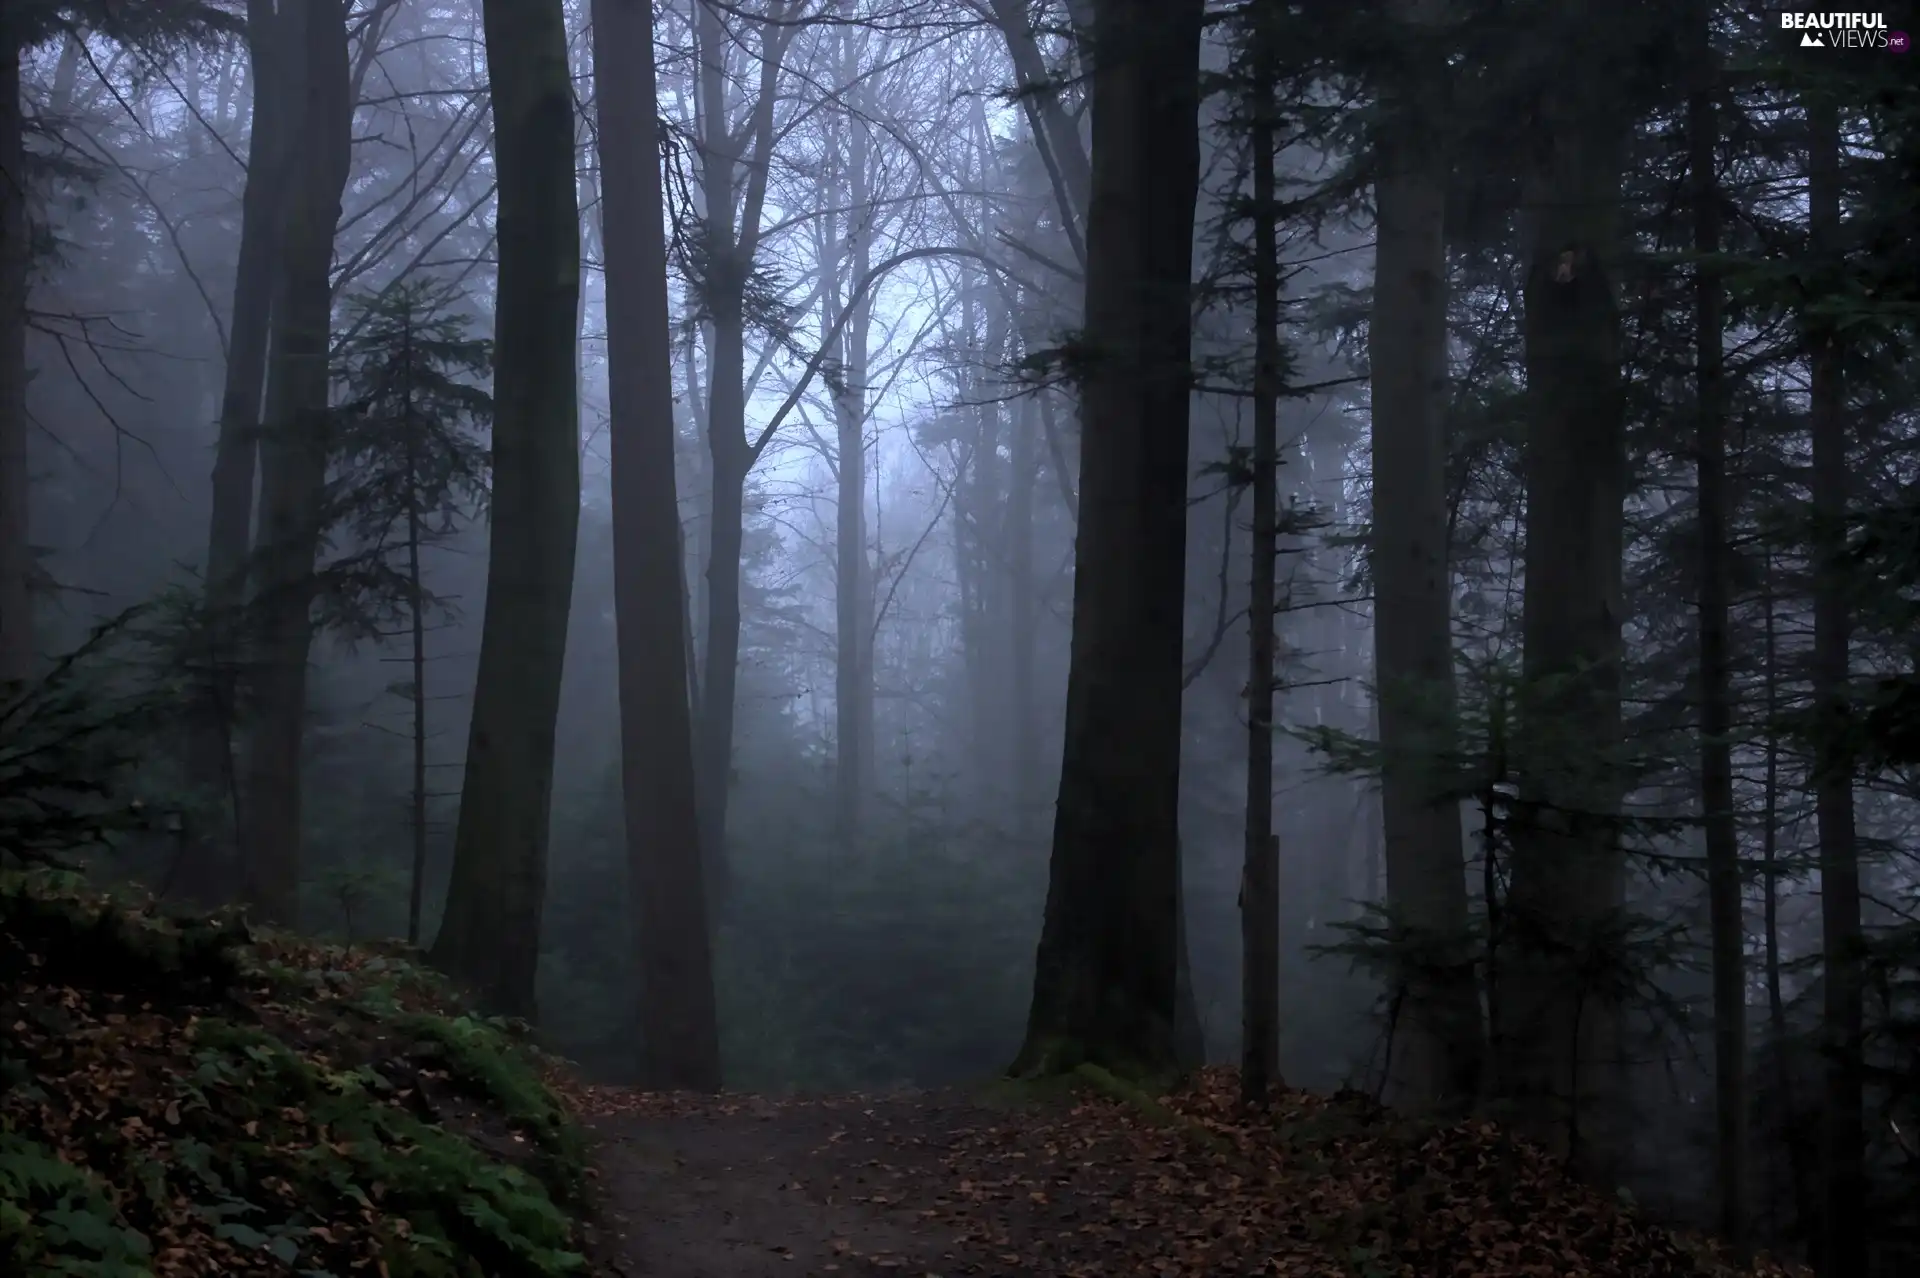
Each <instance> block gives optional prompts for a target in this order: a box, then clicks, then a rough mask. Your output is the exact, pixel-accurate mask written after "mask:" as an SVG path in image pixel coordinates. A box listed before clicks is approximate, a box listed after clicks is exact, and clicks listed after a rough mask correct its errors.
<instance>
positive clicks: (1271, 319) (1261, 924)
mask: <svg viewBox="0 0 1920 1278" xmlns="http://www.w3.org/2000/svg"><path fill="white" fill-rule="evenodd" d="M1278 20H1279V19H1278V17H1277V16H1276V15H1272V14H1265V13H1258V12H1255V13H1253V14H1252V15H1251V16H1250V17H1249V19H1248V21H1249V22H1250V23H1251V24H1252V31H1251V32H1250V33H1249V39H1250V40H1251V41H1252V43H1253V48H1254V54H1253V57H1252V59H1251V64H1252V65H1251V73H1252V76H1253V79H1254V83H1252V84H1251V85H1249V86H1248V91H1249V92H1250V93H1251V95H1252V99H1253V100H1252V103H1251V107H1250V110H1251V113H1252V128H1251V130H1250V137H1249V147H1250V149H1251V151H1252V160H1251V162H1252V165H1253V352H1254V353H1253V475H1252V485H1253V539H1252V545H1251V550H1250V558H1251V559H1252V576H1251V579H1250V580H1249V582H1248V586H1247V654H1248V667H1247V793H1246V847H1245V850H1244V864H1243V868H1242V870H1241V873H1240V951H1241V978H1240V979H1241V1007H1242V1011H1241V1037H1240V1099H1241V1100H1242V1101H1243V1102H1245V1103H1246V1104H1248V1105H1253V1106H1264V1105H1266V1103H1267V1101H1268V1099H1269V1098H1268V1092H1269V1091H1270V1090H1271V1089H1272V1088H1273V1087H1274V1086H1275V1085H1276V1084H1278V1083H1279V1082H1280V845H1279V840H1278V839H1277V838H1276V837H1275V836H1274V833H1273V695H1274V673H1273V663H1274V636H1273V624H1274V571H1275V568H1276V566H1277V558H1278V555H1279V553H1280V532H1279V511H1278V508H1277V497H1278V491H1277V490H1278V486H1279V476H1278V475H1277V474H1276V473H1275V472H1276V471H1278V469H1279V467H1280V437H1279V430H1280V428H1279V409H1280V380H1281V375H1282V371H1283V370H1282V369H1281V365H1280V360H1281V352H1280V244H1279V228H1278V223H1279V203H1278V200H1277V199H1276V197H1275V194H1274V173H1273V163H1274V154H1273V152H1274V124H1275V120H1274V116H1275V111H1276V103H1275V101H1274V84H1275V81H1276V79H1277V78H1278V73H1277V71H1276V70H1275V59H1274V55H1273V45H1274V41H1275V39H1276V38H1277V33H1276V32H1275V31H1274V30H1273V29H1272V28H1273V25H1274V23H1275V22H1276V21H1278Z"/></svg>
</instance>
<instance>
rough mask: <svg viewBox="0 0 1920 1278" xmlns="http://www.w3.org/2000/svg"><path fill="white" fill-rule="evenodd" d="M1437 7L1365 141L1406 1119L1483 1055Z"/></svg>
mask: <svg viewBox="0 0 1920 1278" xmlns="http://www.w3.org/2000/svg"><path fill="white" fill-rule="evenodd" d="M1445 2H1446V0H1400V3H1399V4H1398V5H1397V7H1396V10H1395V12H1394V16H1395V18H1396V19H1397V20H1398V24H1399V25H1398V28H1397V29H1396V30H1395V31H1394V32H1393V33H1392V36H1391V39H1392V41H1393V43H1392V45H1391V47H1392V49H1393V50H1394V52H1395V58H1396V62H1395V65H1396V67H1397V68H1398V69H1397V73H1396V74H1395V75H1393V76H1392V77H1391V78H1389V79H1384V80H1383V87H1382V91H1383V93H1384V94H1387V95H1389V96H1388V97H1387V100H1386V102H1384V103H1383V107H1384V108H1385V109H1384V110H1383V112H1382V114H1381V118H1380V123H1379V125H1378V126H1377V129H1376V132H1375V134H1374V138H1373V145H1374V154H1375V164H1376V170H1375V172H1376V176H1375V179H1374V206H1375V209H1376V217H1375V225H1376V231H1375V244H1376V245H1377V247H1376V249H1375V264H1374V293H1373V319H1372V325H1371V329H1370V332H1371V338H1370V351H1369V362H1370V363H1371V364H1372V368H1373V387H1372V389H1373V440H1372V456H1373V543H1372V547H1371V560H1370V562H1371V567H1372V570H1373V582H1374V604H1373V609H1374V626H1373V644H1374V668H1375V672H1376V679H1377V681H1378V685H1379V689H1378V693H1377V704H1376V713H1377V714H1378V716H1379V725H1378V730H1379V739H1380V745H1381V749H1382V753H1383V756H1384V760H1385V766H1384V767H1383V768H1382V770H1381V778H1380V804H1381V825H1382V840H1383V844H1384V850H1385V861H1386V880H1387V881H1386V890H1387V904H1388V907H1389V909H1390V911H1391V912H1392V913H1393V914H1394V915H1396V916H1397V918H1398V921H1399V923H1400V924H1401V925H1402V926H1404V927H1405V928H1406V929H1407V930H1408V933H1409V935H1410V936H1411V937H1415V938H1417V941H1416V942H1415V943H1416V944H1417V946H1418V948H1419V949H1420V950H1421V952H1422V953H1421V956H1420V961H1419V962H1417V963H1413V964H1410V965H1409V968H1408V975H1407V976H1406V978H1405V986H1406V988H1405V989H1404V990H1402V991H1401V999H1400V1003H1401V1007H1402V1008H1403V1009H1404V1010H1403V1012H1402V1014H1401V1016H1400V1017H1399V1018H1398V1019H1397V1022H1396V1024H1395V1026H1394V1042H1393V1044H1392V1049H1393V1050H1392V1059H1393V1061H1394V1062H1395V1063H1396V1068H1395V1070H1394V1075H1395V1076H1394V1077H1393V1078H1392V1079H1390V1080H1389V1090H1390V1093H1391V1095H1392V1096H1393V1098H1394V1100H1395V1102H1396V1103H1398V1104H1402V1105H1406V1106H1408V1107H1410V1108H1414V1109H1440V1110H1447V1111H1458V1110H1460V1109H1462V1108H1464V1107H1466V1106H1467V1105H1470V1104H1471V1103H1472V1101H1473V1100H1474V1097H1475V1096H1476V1094H1477V1092H1478V1091H1479V1087H1480V1075H1481V1064H1482V1059H1483V1055H1484V1047H1483V1042H1484V1040H1483V1030H1482V1027H1481V1018H1480V1001H1479V995H1478V993H1477V991H1476V989H1475V985H1474V972H1473V961H1472V958H1471V956H1470V954H1469V953H1468V950H1469V946H1470V942H1469V940H1468V914H1467V889H1466V875H1465V869H1466V861H1465V857H1466V853H1465V848H1464V846H1463V842H1462V837H1461V830H1460V805H1459V803H1458V801H1457V800H1455V799H1453V798H1451V797H1449V796H1450V794H1451V789H1452V786H1451V782H1450V779H1449V776H1448V765H1447V760H1448V756H1449V754H1450V752H1451V751H1452V749H1453V742H1454V728H1453V718H1454V682H1453V632H1452V592H1451V585H1450V577H1449V574H1448V569H1447V497H1446V467H1447V440H1446V423H1445V420H1444V406H1445V401H1446V386H1447V247H1446V228H1445V206H1446V187H1447V178H1448V174H1449V159H1448V148H1447V145H1446V139H1445V138H1444V137H1443V136H1441V134H1440V130H1442V129H1443V128H1444V121H1445V120H1446V118H1447V98H1448V93H1447V80H1446V77H1447V69H1446V56H1445V50H1444V48H1442V47H1441V46H1440V45H1439V44H1438V43H1437V42H1436V38H1435V35H1434V32H1433V28H1434V27H1435V26H1436V25H1437V24H1438V23H1439V22H1440V20H1441V19H1442V18H1443V17H1444V14H1445Z"/></svg>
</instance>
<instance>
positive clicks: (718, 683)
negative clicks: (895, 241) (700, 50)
mask: <svg viewBox="0 0 1920 1278" xmlns="http://www.w3.org/2000/svg"><path fill="white" fill-rule="evenodd" d="M712 305H713V309H714V311H715V314H714V317H713V348H712V353H711V359H712V361H713V362H712V368H711V376H710V379H709V380H710V382H711V386H710V387H709V389H708V397H707V405H708V408H707V444H708V449H709V452H710V454H711V456H712V459H713V470H712V474H713V487H712V489H711V500H710V501H709V503H708V521H707V574H706V577H707V634H706V640H707V642H706V655H705V657H704V658H703V659H702V660H701V662H700V667H701V676H702V678H701V684H700V695H701V701H700V719H699V724H698V733H699V735H698V745H699V750H698V753H697V755H696V756H695V761H696V763H697V764H698V774H699V775H698V791H697V802H698V805H699V809H700V856H701V864H702V866H703V867H704V868H705V872H706V881H707V893H708V897H709V899H710V900H711V902H712V904H713V906H714V909H715V913H716V914H718V913H720V912H722V911H724V909H725V908H726V903H727V901H728V899H729V896H730V887H731V876H730V873H729V871H728V860H727V854H726V845H727V801H728V792H729V791H730V790H731V789H732V788H733V729H734V702H735V699H736V693H737V690H738V688H739V683H740V624H741V615H740V592H741V580H740V578H741V573H742V570H743V567H742V564H741V562H740V556H741V554H742V552H743V550H744V548H745V545H746V528H745V523H746V516H747V493H746V487H747V475H748V472H749V471H750V470H751V469H752V467H753V457H752V454H751V452H750V451H749V450H748V447H747V441H746V434H745V432H746V416H747V401H746V395H745V390H744V386H743V383H742V379H743V378H744V377H745V376H746V358H745V353H744V348H745V342H746V337H745V334H744V331H743V330H744V327H745V326H744V323H743V322H742V319H741V315H740V307H739V301H738V299H737V298H734V297H729V296H717V297H715V298H714V299H713V302H712Z"/></svg>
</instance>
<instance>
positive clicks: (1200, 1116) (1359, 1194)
mask: <svg viewBox="0 0 1920 1278" xmlns="http://www.w3.org/2000/svg"><path fill="white" fill-rule="evenodd" d="M1236 1098H1237V1083H1236V1080H1235V1078H1234V1077H1233V1075H1232V1073H1231V1071H1225V1070H1208V1071H1203V1072H1202V1073H1201V1074H1200V1075H1199V1076H1198V1077H1197V1078H1196V1079H1195V1080H1194V1081H1193V1083H1192V1084H1191V1085H1190V1086H1188V1087H1187V1088H1186V1089H1184V1090H1182V1091H1180V1092H1178V1093H1176V1094H1174V1095H1171V1096H1166V1097H1162V1098H1159V1107H1160V1109H1159V1110H1157V1111H1156V1112H1154V1113H1148V1112H1147V1111H1144V1110H1143V1109H1142V1108H1141V1107H1139V1106H1136V1105H1130V1104H1128V1103H1126V1102H1125V1101H1123V1100H1118V1099H1108V1098H1103V1097H1086V1098H1083V1099H1081V1100H1079V1101H1078V1102H1077V1103H1073V1104H1070V1105H1056V1106H1052V1107H1032V1108H1022V1109H1020V1110H1018V1111H1016V1112H1006V1111H1005V1110H1003V1109H992V1108H987V1107H985V1106H983V1105H981V1104H978V1103H975V1102H971V1101H967V1100H964V1099H956V1098H954V1097H951V1096H940V1095H928V1096H924V1097H920V1098H918V1099H917V1100H916V1099H915V1098H912V1097H895V1098H889V1099H888V1100H886V1101H885V1102H878V1103H877V1102H875V1101H874V1100H872V1099H870V1098H861V1097H840V1098H834V1099H785V1100H778V1101H774V1100H768V1099H765V1098H753V1097H742V1096H726V1097H720V1098H712V1097H708V1098H698V1097H688V1096H673V1097H664V1096H649V1095H643V1094H636V1093H630V1092H621V1091H620V1090H618V1089H590V1090H588V1091H587V1092H586V1094H585V1095H584V1096H583V1097H582V1099H584V1100H587V1101H589V1102H590V1103H593V1104H597V1105H602V1106H606V1107H607V1108H606V1109H603V1110H602V1111H601V1112H602V1113H607V1112H614V1113H622V1114H626V1115H629V1116H635V1117H639V1118H642V1119H644V1120H645V1121H647V1122H650V1123H657V1124H665V1125H671V1124H674V1123H679V1122H692V1123H702V1122H716V1121H723V1120H726V1119H729V1118H740V1117H746V1118H761V1117H766V1118H769V1119H770V1120H771V1121H774V1122H776V1123H780V1122H785V1123H789V1124H792V1125H793V1129H792V1131H788V1132H785V1133H783V1136H784V1137H785V1143H786V1144H787V1146H788V1147H790V1148H791V1147H796V1146H795V1140H796V1139H797V1137H796V1135H795V1133H797V1132H800V1131H806V1132H815V1131H817V1132H818V1133H819V1135H818V1136H817V1138H814V1139H813V1140H812V1141H811V1142H810V1143H802V1144H799V1145H798V1146H797V1148H800V1149H811V1150H812V1153H811V1155H810V1156H809V1157H810V1159H811V1160H812V1161H811V1162H810V1163H808V1164H805V1165H798V1166H789V1167H784V1168H782V1169H781V1171H782V1174H783V1175H785V1176H788V1177H794V1176H797V1177H799V1178H801V1179H803V1180H804V1182H805V1183H806V1184H808V1185H814V1184H820V1185H829V1184H831V1183H834V1179H835V1177H841V1178H845V1179H847V1180H850V1181H857V1182H863V1183H861V1184H860V1187H859V1189H858V1191H857V1192H856V1193H854V1194H852V1195H849V1196H848V1197H847V1198H846V1199H845V1200H843V1201H848V1202H852V1203H857V1204H861V1205H862V1207H863V1209H865V1210H869V1211H872V1212H874V1213H876V1214H877V1215H878V1214H886V1215H887V1216H888V1218H889V1219H893V1220H902V1221H911V1222H912V1225H911V1227H912V1228H914V1229H916V1230H922V1231H924V1234H923V1236H924V1237H926V1238H927V1254H925V1255H923V1256H921V1257H920V1259H921V1261H922V1264H923V1266H924V1264H925V1262H927V1261H938V1262H939V1264H940V1271H941V1272H944V1273H947V1274H950V1275H958V1274H987V1273H994V1274H1002V1275H1021V1276H1040V1275H1045V1276H1046V1278H1055V1276H1058V1278H1134V1276H1136V1275H1138V1276H1142V1278H1144V1276H1148V1275H1151V1276H1153V1278H1203V1276H1205V1278H1217V1276H1219V1275H1236V1276H1237V1275H1248V1276H1252V1275H1263V1276H1265V1278H1732V1276H1733V1275H1735V1274H1736V1272H1738V1271H1736V1270H1734V1269H1733V1268H1731V1267H1730V1266H1728V1265H1727V1264H1726V1263H1725V1262H1724V1261H1723V1260H1722V1259H1720V1258H1719V1257H1718V1256H1717V1255H1716V1254H1715V1252H1714V1250H1713V1248H1712V1247H1711V1246H1709V1245H1707V1244H1705V1243H1703V1242H1701V1241H1699V1240H1694V1239H1689V1238H1686V1237H1683V1236H1681V1235H1677V1234H1675V1233H1673V1232H1671V1231H1669V1230H1666V1229H1663V1228H1660V1227H1659V1226H1657V1225H1654V1224H1652V1223H1651V1222H1649V1221H1647V1220H1646V1219H1644V1218H1643V1217H1642V1216H1641V1215H1640V1214H1638V1213H1637V1212H1635V1211H1634V1210H1633V1209H1631V1208H1630V1207H1628V1206H1626V1205H1624V1204H1623V1203H1622V1202H1621V1201H1619V1200H1618V1199H1616V1198H1614V1197H1611V1196H1608V1195H1605V1194H1601V1193H1598V1192H1595V1191H1593V1190H1591V1189H1588V1188H1586V1187H1584V1186H1581V1185H1579V1184H1576V1183H1575V1182H1573V1181H1572V1180H1570V1179H1569V1178H1568V1177H1567V1176H1566V1175H1565V1174H1564V1173H1563V1171H1562V1169H1561V1168H1560V1167H1559V1166H1558V1165H1557V1164H1556V1163H1555V1162H1554V1161H1553V1160H1552V1159H1550V1158H1549V1157H1547V1156H1546V1155H1545V1154H1544V1153H1542V1152H1541V1151H1539V1150H1537V1149H1535V1148H1533V1147H1531V1146H1529V1145H1526V1144H1524V1143H1522V1142H1519V1141H1516V1140H1513V1139H1510V1138H1509V1137H1507V1136H1506V1135H1505V1134H1504V1133H1503V1132H1501V1131H1500V1130H1499V1129H1498V1128H1496V1127H1495V1126H1493V1125H1491V1124H1488V1123H1484V1122H1467V1123H1459V1124H1454V1125H1436V1124H1425V1123H1415V1122H1411V1121H1408V1120H1406V1119H1404V1118H1401V1117H1399V1116H1397V1115H1395V1114H1393V1113H1391V1112H1389V1111H1386V1110H1384V1109H1382V1108H1381V1107H1379V1106H1377V1105H1374V1104H1373V1103H1372V1102H1370V1101H1369V1100H1367V1099H1366V1098H1364V1097H1361V1096H1357V1095H1352V1094H1345V1095H1339V1096H1332V1097H1326V1096H1312V1095H1307V1094H1304V1093H1295V1094H1289V1095H1286V1096H1283V1097H1280V1098H1278V1099H1277V1101H1276V1104H1275V1106H1274V1107H1273V1109H1272V1110H1271V1111H1270V1112H1269V1113H1268V1114H1267V1115H1265V1116H1264V1117H1261V1118H1249V1117H1248V1116H1247V1115H1246V1114H1245V1113H1244V1112H1243V1111H1242V1110H1241V1109H1240V1108H1239V1106H1238V1104H1237V1099H1236ZM735 1130H738V1129H737V1128H736V1129H735ZM876 1146H878V1147H880V1148H878V1149H877V1150H876V1148H875V1147H876ZM876 1152H877V1153H878V1154H879V1155H880V1156H879V1157H873V1156H872V1155H873V1154H874V1153H876ZM816 1164H817V1165H816ZM828 1201H829V1202H830V1201H832V1199H828ZM626 1207H627V1208H628V1209H629V1210H634V1211H638V1210H642V1209H643V1205H641V1204H637V1203H635V1204H626ZM798 1219H799V1218H798V1217H796V1220H798ZM956 1240H957V1246H956ZM831 1248H832V1250H831V1253H830V1254H831V1255H832V1256H833V1257H834V1259H835V1261H836V1262H838V1263H842V1264H848V1263H853V1262H858V1263H859V1264H860V1265H864V1266H865V1267H866V1270H867V1271H868V1272H872V1271H875V1270H880V1271H892V1270H895V1269H897V1268H899V1267H902V1266H908V1267H909V1269H910V1271H911V1272H919V1270H918V1269H913V1268H911V1263H910V1261H909V1259H908V1258H907V1257H903V1256H893V1255H867V1256H862V1255H861V1254H860V1253H859V1252H858V1251H856V1250H852V1249H851V1248H850V1246H849V1245H848V1244H847V1243H846V1242H845V1241H844V1240H843V1239H835V1240H833V1241H832V1242H831ZM1744 1272H1745V1273H1746V1274H1749V1275H1752V1276H1753V1278H1763V1276H1765V1278H1785V1276H1786V1275H1790V1274H1794V1273H1796V1272H1797V1271H1794V1270H1790V1269H1787V1268H1783V1267H1780V1266H1777V1265H1771V1264H1763V1265H1760V1266H1758V1267H1755V1268H1752V1269H1749V1270H1746V1271H1744Z"/></svg>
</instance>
